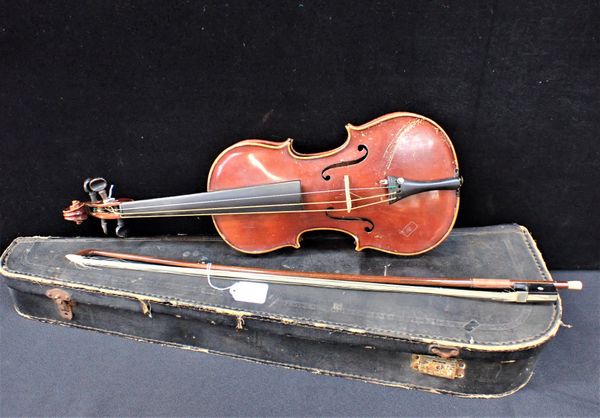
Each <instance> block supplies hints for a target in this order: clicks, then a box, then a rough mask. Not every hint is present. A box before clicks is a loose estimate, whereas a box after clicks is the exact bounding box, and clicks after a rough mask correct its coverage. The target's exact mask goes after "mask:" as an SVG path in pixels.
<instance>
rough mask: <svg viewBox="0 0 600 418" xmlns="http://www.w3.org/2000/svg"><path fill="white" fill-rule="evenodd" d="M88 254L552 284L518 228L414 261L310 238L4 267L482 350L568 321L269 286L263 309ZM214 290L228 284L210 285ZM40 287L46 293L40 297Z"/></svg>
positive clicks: (42, 248) (16, 274)
mask: <svg viewBox="0 0 600 418" xmlns="http://www.w3.org/2000/svg"><path fill="white" fill-rule="evenodd" d="M85 248H96V249H105V250H111V251H118V252H126V253H138V254H144V255H153V256H157V257H164V258H174V259H182V260H187V261H197V262H213V263H215V264H226V265H234V266H249V267H261V268H271V269H289V270H300V271H326V272H340V273H352V274H372V275H384V274H387V275H395V276H422V277H489V278H513V279H530V280H539V279H543V280H551V276H550V274H549V272H548V271H547V269H546V267H545V265H544V262H543V260H542V257H541V254H540V252H539V251H538V250H537V248H536V246H535V242H534V241H533V239H532V238H531V235H530V234H529V232H528V231H527V230H526V229H525V228H524V227H521V226H518V225H499V226H492V227H482V228H463V229H460V228H457V229H455V230H454V231H453V232H452V233H451V234H450V235H449V237H448V238H447V239H446V241H445V242H444V243H443V244H442V245H440V246H438V247H437V248H435V249H434V250H432V251H430V252H428V253H426V254H424V255H420V256H415V257H399V256H394V255H390V254H385V253H381V252H376V251H370V250H365V251H363V252H356V251H354V249H353V248H352V245H351V243H349V242H348V240H347V239H344V238H331V237H327V238H323V237H318V238H317V237H312V238H307V239H305V240H304V242H303V244H302V248H301V249H298V250H294V249H283V250H279V251H277V252H275V253H270V254H266V255H261V256H252V255H246V254H242V253H239V252H236V251H235V250H233V249H231V248H230V247H228V246H227V245H226V244H225V243H224V242H223V241H221V240H220V239H217V238H214V237H181V236H178V237H168V238H165V237H161V238H143V239H140V238H129V239H112V238H44V237H23V238H18V239H16V240H15V241H14V242H13V243H12V244H11V246H10V247H9V248H8V249H7V250H6V251H5V253H4V255H3V256H2V260H1V267H2V274H3V275H4V276H6V277H8V278H12V279H18V280H25V281H30V282H36V283H40V284H44V285H52V286H61V287H67V288H76V289H83V290H90V291H94V292H101V293H106V294H111V295H116V296H123V297H133V298H138V299H140V300H146V301H149V302H160V303H166V304H172V305H176V306H190V307H194V308H202V309H208V310H214V311H217V312H222V313H224V314H230V315H251V316H258V317H263V318H270V319H273V320H277V321H282V322H286V323H290V324H298V325H308V326H313V327H314V326H318V327H322V328H325V329H332V330H345V331H350V332H353V333H358V334H361V333H363V334H370V335H376V336H381V337H384V338H397V339H402V340H409V341H417V342H423V343H436V344H444V345H449V346H454V347H464V348H470V349H475V350H483V351H513V350H518V349H525V348H530V347H534V346H537V345H539V344H542V343H543V342H545V341H546V340H547V339H549V338H550V337H552V336H553V335H554V334H555V333H556V331H557V329H558V327H559V325H560V316H561V304H560V300H559V301H557V302H555V303H537V304H536V303H525V304H521V303H506V302H493V301H487V300H474V299H465V298H456V297H447V296H437V295H424V294H411V293H391V292H372V291H356V290H340V289H328V288H316V287H309V286H293V285H281V284H269V289H268V294H267V298H266V301H265V302H264V303H248V302H241V301H235V300H234V299H233V297H232V295H231V294H230V293H229V292H227V291H221V290H217V289H215V288H213V287H211V286H210V285H209V283H208V281H207V279H206V278H205V277H200V276H198V277H195V276H179V275H173V274H165V273H156V272H140V271H128V270H120V269H119V270H116V269H110V270H109V271H107V270H104V269H95V268H85V269H83V268H81V267H78V266H75V265H74V264H72V263H71V262H69V261H68V260H67V259H66V258H65V255H66V254H69V253H75V252H77V251H79V250H82V249H85ZM212 283H213V284H214V285H216V287H225V286H228V285H230V284H232V282H231V281H230V280H224V279H218V278H214V279H212ZM42 291H43V290H42V289H40V292H42Z"/></svg>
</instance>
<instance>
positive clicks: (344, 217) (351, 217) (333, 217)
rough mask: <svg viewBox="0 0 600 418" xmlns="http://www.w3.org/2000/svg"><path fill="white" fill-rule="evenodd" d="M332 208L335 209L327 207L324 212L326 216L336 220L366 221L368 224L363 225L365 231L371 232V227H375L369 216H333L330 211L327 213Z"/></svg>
mask: <svg viewBox="0 0 600 418" xmlns="http://www.w3.org/2000/svg"><path fill="white" fill-rule="evenodd" d="M333 209H335V208H334V207H332V206H331V207H328V208H327V212H325V215H327V217H328V218H330V219H335V220H336V221H359V222H366V223H368V224H369V226H365V232H371V231H372V230H373V228H375V224H374V223H373V221H371V220H370V219H369V218H362V217H360V216H333V215H332V214H331V213H329V211H330V210H333Z"/></svg>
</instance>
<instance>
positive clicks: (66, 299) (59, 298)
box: [46, 288, 74, 321]
mask: <svg viewBox="0 0 600 418" xmlns="http://www.w3.org/2000/svg"><path fill="white" fill-rule="evenodd" d="M46 296H48V297H49V298H50V299H52V300H53V301H54V305H55V306H56V310H57V311H58V315H59V316H60V317H61V318H62V319H65V320H67V321H70V320H71V319H73V305H74V302H73V301H72V300H71V295H70V294H68V293H67V292H66V291H64V290H63V289H56V288H55V289H49V290H47V291H46Z"/></svg>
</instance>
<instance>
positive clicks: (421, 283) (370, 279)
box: [66, 249, 583, 303]
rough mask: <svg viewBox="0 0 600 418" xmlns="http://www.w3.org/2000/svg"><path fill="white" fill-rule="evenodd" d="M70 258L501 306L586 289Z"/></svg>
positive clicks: (117, 256) (99, 256)
mask: <svg viewBox="0 0 600 418" xmlns="http://www.w3.org/2000/svg"><path fill="white" fill-rule="evenodd" d="M66 258H67V259H68V260H69V261H71V262H73V263H74V264H76V265H78V266H81V267H99V268H115V269H123V270H135V271H147V272H156V273H168V274H179V275H186V276H204V277H208V278H210V277H218V278H220V279H227V280H240V279H242V280H246V281H253V282H267V283H277V284H286V285H301V286H313V287H326V288H338V289H349V290H366V291H384V292H400V293H420V294H433V295H443V296H454V297H463V298H471V299H485V300H494V301H499V302H517V303H525V302H553V301H556V300H558V292H557V290H559V289H568V290H581V289H582V287H583V285H582V283H581V282H580V281H548V280H518V279H517V280H514V279H496V278H446V277H439V278H429V277H406V276H374V275H361V274H340V273H326V272H301V271H289V270H272V269H263V268H255V267H240V266H225V265H219V264H212V263H206V264H202V263H194V262H189V261H182V260H173V259H168V258H159V257H153V256H148V255H138V254H128V253H119V252H114V251H104V250H96V249H85V250H82V251H79V252H78V253H76V254H68V255H67V256H66Z"/></svg>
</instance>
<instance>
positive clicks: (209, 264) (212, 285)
mask: <svg viewBox="0 0 600 418" xmlns="http://www.w3.org/2000/svg"><path fill="white" fill-rule="evenodd" d="M211 267H212V263H206V280H208V285H209V286H210V287H212V288H213V289H215V290H220V291H225V290H229V289H231V287H232V286H233V285H231V286H227V287H218V286H215V285H214V284H212V282H211V281H210V268H211Z"/></svg>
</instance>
